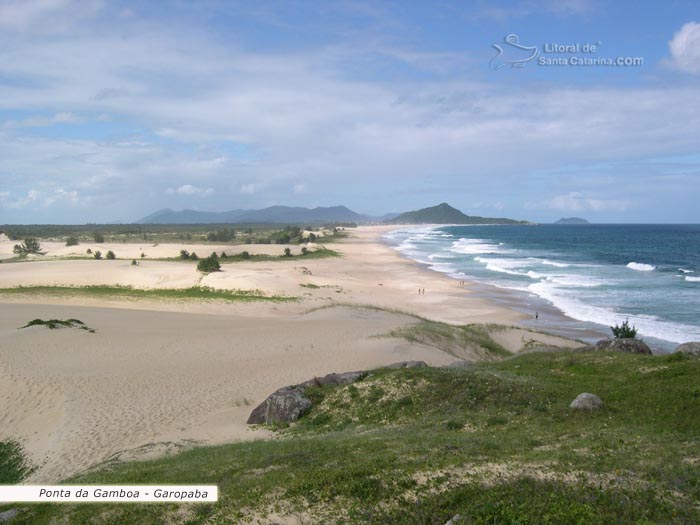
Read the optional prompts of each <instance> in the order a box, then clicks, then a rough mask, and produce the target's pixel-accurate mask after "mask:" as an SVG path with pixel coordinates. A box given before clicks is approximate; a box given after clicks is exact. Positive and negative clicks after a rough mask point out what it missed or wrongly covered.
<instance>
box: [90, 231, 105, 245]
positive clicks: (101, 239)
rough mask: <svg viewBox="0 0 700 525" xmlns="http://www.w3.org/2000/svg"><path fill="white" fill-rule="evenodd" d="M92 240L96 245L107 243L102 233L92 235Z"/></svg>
mask: <svg viewBox="0 0 700 525" xmlns="http://www.w3.org/2000/svg"><path fill="white" fill-rule="evenodd" d="M92 238H93V239H94V240H95V242H96V243H98V244H101V243H103V242H105V236H104V235H102V234H101V233H100V232H95V233H93V234H92Z"/></svg>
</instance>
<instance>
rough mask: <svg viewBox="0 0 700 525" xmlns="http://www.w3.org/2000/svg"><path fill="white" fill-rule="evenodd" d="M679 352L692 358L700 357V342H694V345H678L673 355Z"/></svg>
mask: <svg viewBox="0 0 700 525" xmlns="http://www.w3.org/2000/svg"><path fill="white" fill-rule="evenodd" d="M678 352H680V353H681V354H685V355H687V356H690V357H700V342H696V341H694V342H692V343H683V344H682V345H678V346H677V347H676V349H675V350H674V351H673V353H674V354H675V353H678Z"/></svg>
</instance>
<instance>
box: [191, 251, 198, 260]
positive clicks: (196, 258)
mask: <svg viewBox="0 0 700 525" xmlns="http://www.w3.org/2000/svg"><path fill="white" fill-rule="evenodd" d="M190 259H192V260H193V261H198V260H199V257H197V254H196V253H194V252H192V253H191V254H190Z"/></svg>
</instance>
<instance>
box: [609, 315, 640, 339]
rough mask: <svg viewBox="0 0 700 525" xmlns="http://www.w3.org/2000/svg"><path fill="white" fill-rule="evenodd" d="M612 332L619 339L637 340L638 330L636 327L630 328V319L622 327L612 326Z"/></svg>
mask: <svg viewBox="0 0 700 525" xmlns="http://www.w3.org/2000/svg"><path fill="white" fill-rule="evenodd" d="M610 330H612V333H613V335H614V336H615V337H617V338H619V339H635V338H636V337H637V329H636V328H635V327H634V326H630V323H629V319H625V322H623V323H622V324H621V325H618V324H616V325H615V326H611V327H610Z"/></svg>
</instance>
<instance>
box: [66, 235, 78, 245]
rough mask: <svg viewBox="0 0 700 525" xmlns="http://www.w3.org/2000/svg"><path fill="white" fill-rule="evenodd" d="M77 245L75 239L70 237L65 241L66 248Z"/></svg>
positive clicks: (76, 239)
mask: <svg viewBox="0 0 700 525" xmlns="http://www.w3.org/2000/svg"><path fill="white" fill-rule="evenodd" d="M78 244H80V243H79V242H78V238H77V237H73V236H70V237H68V238H67V239H66V246H78Z"/></svg>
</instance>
